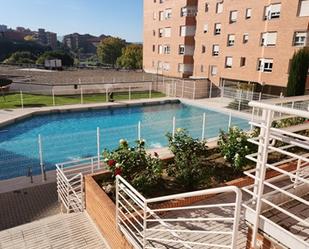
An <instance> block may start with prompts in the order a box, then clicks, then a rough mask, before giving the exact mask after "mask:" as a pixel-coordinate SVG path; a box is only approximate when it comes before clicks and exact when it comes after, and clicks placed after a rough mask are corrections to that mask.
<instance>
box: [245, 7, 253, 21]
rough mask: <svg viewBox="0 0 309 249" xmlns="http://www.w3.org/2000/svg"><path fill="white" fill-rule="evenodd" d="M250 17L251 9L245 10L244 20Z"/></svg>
mask: <svg viewBox="0 0 309 249" xmlns="http://www.w3.org/2000/svg"><path fill="white" fill-rule="evenodd" d="M251 16H252V9H246V19H250V18H251Z"/></svg>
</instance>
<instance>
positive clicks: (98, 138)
mask: <svg viewBox="0 0 309 249" xmlns="http://www.w3.org/2000/svg"><path fill="white" fill-rule="evenodd" d="M100 154H101V150H100V128H99V127H97V155H98V169H100Z"/></svg>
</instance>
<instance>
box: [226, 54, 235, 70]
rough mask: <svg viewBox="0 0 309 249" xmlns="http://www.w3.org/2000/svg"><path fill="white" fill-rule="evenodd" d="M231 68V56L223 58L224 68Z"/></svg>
mask: <svg viewBox="0 0 309 249" xmlns="http://www.w3.org/2000/svg"><path fill="white" fill-rule="evenodd" d="M232 66H233V57H231V56H227V57H225V67H226V68H232Z"/></svg>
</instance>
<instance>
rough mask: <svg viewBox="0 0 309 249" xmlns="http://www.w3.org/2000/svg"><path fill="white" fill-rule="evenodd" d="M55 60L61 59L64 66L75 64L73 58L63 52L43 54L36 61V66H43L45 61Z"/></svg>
mask: <svg viewBox="0 0 309 249" xmlns="http://www.w3.org/2000/svg"><path fill="white" fill-rule="evenodd" d="M53 59H59V60H61V61H62V65H63V66H67V67H70V66H73V64H74V59H73V58H72V56H71V55H70V54H69V53H67V52H63V51H48V52H45V53H44V54H42V55H41V56H40V57H39V58H38V59H37V61H36V64H41V65H43V64H44V62H45V60H53Z"/></svg>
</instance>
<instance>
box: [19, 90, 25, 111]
mask: <svg viewBox="0 0 309 249" xmlns="http://www.w3.org/2000/svg"><path fill="white" fill-rule="evenodd" d="M20 105H21V109H24V99H23V92H22V90H20Z"/></svg>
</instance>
